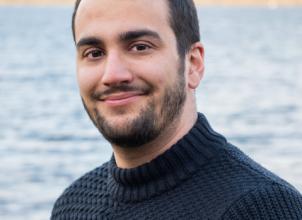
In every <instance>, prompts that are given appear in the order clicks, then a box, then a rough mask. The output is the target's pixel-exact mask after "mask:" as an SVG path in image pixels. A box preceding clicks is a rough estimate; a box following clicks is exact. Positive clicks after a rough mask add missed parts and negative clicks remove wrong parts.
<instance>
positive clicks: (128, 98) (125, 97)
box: [100, 91, 144, 106]
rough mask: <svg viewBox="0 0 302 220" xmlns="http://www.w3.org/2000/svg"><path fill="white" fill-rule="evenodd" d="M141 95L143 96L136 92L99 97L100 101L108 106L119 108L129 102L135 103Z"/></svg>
mask: <svg viewBox="0 0 302 220" xmlns="http://www.w3.org/2000/svg"><path fill="white" fill-rule="evenodd" d="M142 95H144V94H143V93H142V92H138V91H131V92H120V93H114V94H111V95H108V96H104V97H101V99H100V101H102V102H104V103H106V104H108V105H110V106H120V105H126V104H129V103H130V102H133V101H135V100H136V99H138V98H139V97H140V96H142Z"/></svg>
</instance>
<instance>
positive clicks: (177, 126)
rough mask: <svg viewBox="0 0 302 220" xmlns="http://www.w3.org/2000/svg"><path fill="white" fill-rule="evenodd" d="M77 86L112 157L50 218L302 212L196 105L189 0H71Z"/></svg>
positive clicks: (199, 55)
mask: <svg viewBox="0 0 302 220" xmlns="http://www.w3.org/2000/svg"><path fill="white" fill-rule="evenodd" d="M73 34H74V39H75V43H76V48H77V77H78V82H79V87H80V94H81V97H82V100H83V103H84V106H85V109H86V111H87V113H88V114H89V116H90V118H91V120H92V122H93V123H94V124H95V126H96V127H97V128H98V130H99V131H100V132H101V133H102V134H103V136H104V137H105V138H106V139H107V140H108V141H109V142H110V143H111V145H112V148H113V152H114V154H113V157H112V159H111V160H110V161H109V162H107V163H105V164H103V165H102V166H101V167H98V168H96V169H95V170H93V171H91V172H89V173H87V174H85V175H84V176H83V177H81V178H80V179H78V180H77V181H75V182H74V183H73V184H72V185H71V186H70V187H68V188H67V189H66V190H65V191H64V193H63V194H62V195H61V197H60V198H59V199H58V200H57V202H56V204H55V206H54V209H53V212H52V217H51V219H52V220H63V219H64V220H84V219H89V220H90V219H91V220H92V219H131V220H133V219H232V220H236V219H238V220H239V219H240V220H242V219H302V196H301V195H300V194H299V192H298V191H297V190H296V189H295V188H294V187H293V186H291V185H290V184H288V183H287V182H285V181H283V180H282V179H280V178H279V177H277V176H275V175H273V174H272V173H270V172H269V171H267V170H265V169H264V168H262V167H261V166H260V165H258V164H257V163H255V162H254V161H252V160H251V159H249V158H248V157H247V156H246V155H244V154H243V153H242V152H241V151H239V150H238V149H237V148H236V147H234V146H233V145H231V144H230V143H228V142H227V141H226V139H225V138H224V137H223V136H221V135H219V134H218V133H216V132H214V131H213V130H212V128H211V127H210V125H209V124H208V122H207V120H206V118H205V116H203V115H202V114H200V113H197V110H196V101H195V94H194V93H195V89H196V88H197V86H198V84H199V82H200V80H201V79H202V77H203V71H204V63H203V56H204V51H203V46H202V44H201V43H200V42H199V29H198V20H197V15H196V9H195V6H194V4H193V2H192V0H156V1H149V0H82V1H80V0H78V1H77V2H76V6H75V12H74V16H73Z"/></svg>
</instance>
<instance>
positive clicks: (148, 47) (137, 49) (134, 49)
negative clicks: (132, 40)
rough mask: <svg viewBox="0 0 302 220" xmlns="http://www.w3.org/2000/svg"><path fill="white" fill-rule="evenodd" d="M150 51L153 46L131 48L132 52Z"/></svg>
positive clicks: (145, 45)
mask: <svg viewBox="0 0 302 220" xmlns="http://www.w3.org/2000/svg"><path fill="white" fill-rule="evenodd" d="M148 49H151V46H149V45H147V44H136V45H134V46H132V47H131V50H132V51H146V50H148Z"/></svg>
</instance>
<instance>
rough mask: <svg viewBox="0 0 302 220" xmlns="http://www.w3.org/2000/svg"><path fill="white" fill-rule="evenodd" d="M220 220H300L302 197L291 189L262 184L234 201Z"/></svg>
mask: <svg viewBox="0 0 302 220" xmlns="http://www.w3.org/2000/svg"><path fill="white" fill-rule="evenodd" d="M222 219H224V220H227V219H232V220H236V219H238V220H239V219H263V220H269V219H289V220H294V219H297V220H298V219H302V196H301V194H300V193H299V192H298V191H297V190H295V189H294V188H293V187H288V186H286V185H281V184H277V183H270V184H269V183H268V184H263V185H261V186H258V187H257V188H254V189H251V190H250V191H248V192H247V193H245V194H244V195H242V196H241V197H239V198H238V199H237V200H236V201H234V202H233V203H232V204H231V205H230V207H229V208H228V209H227V210H226V212H225V213H224V215H223V217H222Z"/></svg>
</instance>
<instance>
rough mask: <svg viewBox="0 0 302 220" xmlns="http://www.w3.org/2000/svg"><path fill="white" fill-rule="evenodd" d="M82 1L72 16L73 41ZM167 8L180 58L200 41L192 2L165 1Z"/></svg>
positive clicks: (76, 5)
mask: <svg viewBox="0 0 302 220" xmlns="http://www.w3.org/2000/svg"><path fill="white" fill-rule="evenodd" d="M81 1H82V0H76V2H75V6H74V11H73V15H72V34H73V38H74V40H75V38H76V37H75V17H76V14H77V11H78V8H79V5H80V3H81ZM166 1H167V3H168V6H169V15H168V16H169V23H170V26H171V28H172V30H173V32H174V34H175V37H176V40H177V48H178V53H179V55H180V57H182V58H183V57H184V55H185V54H186V53H187V52H188V51H189V49H190V48H191V45H192V44H193V43H196V42H198V41H200V33H199V22H198V17H197V12H196V7H195V5H194V2H193V0H166Z"/></svg>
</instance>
